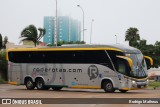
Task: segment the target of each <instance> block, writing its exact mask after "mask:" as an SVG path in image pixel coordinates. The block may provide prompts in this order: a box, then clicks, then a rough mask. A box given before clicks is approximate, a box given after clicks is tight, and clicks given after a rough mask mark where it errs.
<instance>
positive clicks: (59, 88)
mask: <svg viewBox="0 0 160 107" xmlns="http://www.w3.org/2000/svg"><path fill="white" fill-rule="evenodd" d="M62 88H63V87H52V89H53V90H54V91H60V90H61V89H62Z"/></svg>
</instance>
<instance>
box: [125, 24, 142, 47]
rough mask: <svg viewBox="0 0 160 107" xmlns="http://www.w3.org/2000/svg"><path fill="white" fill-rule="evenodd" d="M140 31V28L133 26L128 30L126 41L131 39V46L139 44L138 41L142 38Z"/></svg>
mask: <svg viewBox="0 0 160 107" xmlns="http://www.w3.org/2000/svg"><path fill="white" fill-rule="evenodd" d="M138 32H139V31H138V29H137V28H133V27H130V28H129V29H128V30H127V31H126V36H125V41H129V45H130V46H136V45H137V44H138V43H137V41H138V40H140V36H139V34H138Z"/></svg>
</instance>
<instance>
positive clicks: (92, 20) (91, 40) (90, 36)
mask: <svg viewBox="0 0 160 107" xmlns="http://www.w3.org/2000/svg"><path fill="white" fill-rule="evenodd" d="M93 21H94V19H92V21H91V32H90V44H91V42H92V23H93Z"/></svg>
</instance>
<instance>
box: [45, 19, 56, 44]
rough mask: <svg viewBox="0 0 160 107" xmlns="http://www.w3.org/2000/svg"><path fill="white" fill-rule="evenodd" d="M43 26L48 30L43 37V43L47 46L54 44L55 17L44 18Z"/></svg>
mask: <svg viewBox="0 0 160 107" xmlns="http://www.w3.org/2000/svg"><path fill="white" fill-rule="evenodd" d="M43 26H44V28H45V30H46V34H45V35H44V37H43V42H44V43H47V44H53V42H54V39H53V34H54V29H53V28H54V17H44V23H43Z"/></svg>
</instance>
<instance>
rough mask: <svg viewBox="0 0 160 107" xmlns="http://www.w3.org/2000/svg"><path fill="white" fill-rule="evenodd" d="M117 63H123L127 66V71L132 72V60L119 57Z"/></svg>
mask: <svg viewBox="0 0 160 107" xmlns="http://www.w3.org/2000/svg"><path fill="white" fill-rule="evenodd" d="M117 59H118V60H117V61H118V62H119V61H120V62H123V63H124V64H125V66H126V70H127V71H131V70H132V66H133V61H132V59H130V58H128V57H125V56H117Z"/></svg>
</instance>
